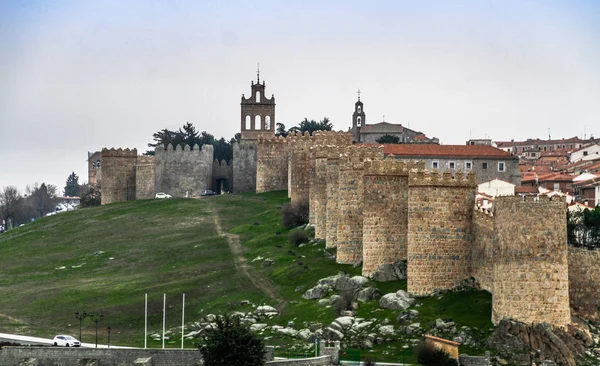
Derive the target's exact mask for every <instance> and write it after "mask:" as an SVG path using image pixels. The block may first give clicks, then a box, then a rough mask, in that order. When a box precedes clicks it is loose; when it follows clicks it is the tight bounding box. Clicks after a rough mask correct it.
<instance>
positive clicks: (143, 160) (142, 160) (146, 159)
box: [136, 155, 156, 167]
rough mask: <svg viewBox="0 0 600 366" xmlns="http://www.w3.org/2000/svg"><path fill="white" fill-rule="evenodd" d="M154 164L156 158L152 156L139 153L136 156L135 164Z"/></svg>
mask: <svg viewBox="0 0 600 366" xmlns="http://www.w3.org/2000/svg"><path fill="white" fill-rule="evenodd" d="M154 164H156V158H155V157H154V156H147V155H140V156H138V157H137V163H136V165H137V166H138V167H140V166H144V165H154Z"/></svg>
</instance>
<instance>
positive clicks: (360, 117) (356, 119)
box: [352, 89, 367, 142]
mask: <svg viewBox="0 0 600 366" xmlns="http://www.w3.org/2000/svg"><path fill="white" fill-rule="evenodd" d="M356 93H357V94H358V100H357V101H356V103H354V113H353V114H352V142H361V141H360V128H361V127H362V126H363V125H364V124H365V123H367V117H366V115H365V110H364V108H363V102H361V101H360V89H359V90H358V91H357V92H356Z"/></svg>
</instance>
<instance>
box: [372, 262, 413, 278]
mask: <svg viewBox="0 0 600 366" xmlns="http://www.w3.org/2000/svg"><path fill="white" fill-rule="evenodd" d="M371 279H372V280H374V281H378V282H386V281H396V280H405V279H406V261H395V262H394V263H388V264H384V265H382V266H380V267H379V268H377V270H375V272H374V273H373V274H372V275H371Z"/></svg>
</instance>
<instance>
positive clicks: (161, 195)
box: [154, 192, 171, 198]
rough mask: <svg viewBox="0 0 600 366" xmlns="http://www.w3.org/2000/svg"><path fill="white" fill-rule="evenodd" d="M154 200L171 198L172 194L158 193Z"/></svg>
mask: <svg viewBox="0 0 600 366" xmlns="http://www.w3.org/2000/svg"><path fill="white" fill-rule="evenodd" d="M154 198H171V195H170V194H166V193H163V192H158V193H157V194H156V195H155V196H154Z"/></svg>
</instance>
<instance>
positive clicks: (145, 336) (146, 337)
mask: <svg viewBox="0 0 600 366" xmlns="http://www.w3.org/2000/svg"><path fill="white" fill-rule="evenodd" d="M145 297H146V301H145V307H144V308H145V311H144V349H146V347H147V346H148V294H147V293H146V296H145Z"/></svg>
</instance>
